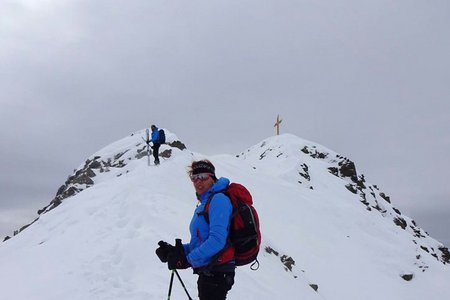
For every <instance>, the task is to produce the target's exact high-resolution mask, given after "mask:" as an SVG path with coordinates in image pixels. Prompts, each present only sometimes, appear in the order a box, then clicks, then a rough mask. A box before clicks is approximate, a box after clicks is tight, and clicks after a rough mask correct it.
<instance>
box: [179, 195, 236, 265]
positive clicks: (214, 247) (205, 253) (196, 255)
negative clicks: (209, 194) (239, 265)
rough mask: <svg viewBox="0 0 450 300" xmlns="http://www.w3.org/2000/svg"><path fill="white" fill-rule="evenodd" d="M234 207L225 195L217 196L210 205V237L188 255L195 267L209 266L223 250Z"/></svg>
mask: <svg viewBox="0 0 450 300" xmlns="http://www.w3.org/2000/svg"><path fill="white" fill-rule="evenodd" d="M232 212H233V207H232V205H231V202H230V199H229V198H228V197H227V196H225V195H224V194H221V193H220V194H216V195H214V197H213V198H212V199H211V202H210V205H209V210H208V214H209V236H208V237H207V239H206V240H205V241H204V242H203V243H202V244H201V245H200V246H199V247H197V248H195V249H193V250H192V251H190V252H189V249H185V250H188V252H189V254H187V259H188V261H189V263H190V264H191V265H192V266H193V267H199V266H202V265H205V264H207V263H208V262H209V261H210V260H211V258H212V257H213V256H214V255H216V254H217V253H218V252H219V251H220V250H222V249H223V248H224V247H225V245H226V242H227V238H228V231H229V225H230V219H231V214H232Z"/></svg>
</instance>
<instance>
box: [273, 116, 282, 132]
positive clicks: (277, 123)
mask: <svg viewBox="0 0 450 300" xmlns="http://www.w3.org/2000/svg"><path fill="white" fill-rule="evenodd" d="M282 121H283V120H282V119H280V115H278V116H277V122H276V123H275V125H273V127H276V128H277V135H280V124H281V122H282Z"/></svg>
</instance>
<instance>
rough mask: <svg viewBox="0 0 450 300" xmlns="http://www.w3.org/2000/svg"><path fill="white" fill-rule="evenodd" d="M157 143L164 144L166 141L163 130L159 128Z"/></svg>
mask: <svg viewBox="0 0 450 300" xmlns="http://www.w3.org/2000/svg"><path fill="white" fill-rule="evenodd" d="M159 143H160V144H165V143H166V134H165V133H164V130H162V129H160V130H159Z"/></svg>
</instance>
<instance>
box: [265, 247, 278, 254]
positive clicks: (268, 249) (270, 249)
mask: <svg viewBox="0 0 450 300" xmlns="http://www.w3.org/2000/svg"><path fill="white" fill-rule="evenodd" d="M264 250H265V251H266V252H267V253H269V254H275V256H278V255H279V253H278V251H275V250H274V249H273V248H271V247H270V246H267V247H266V248H264Z"/></svg>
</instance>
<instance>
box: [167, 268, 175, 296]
mask: <svg viewBox="0 0 450 300" xmlns="http://www.w3.org/2000/svg"><path fill="white" fill-rule="evenodd" d="M175 272H176V271H175V270H172V275H170V284H169V294H168V295H167V300H170V295H171V294H172V284H173V274H174V273H175Z"/></svg>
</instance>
